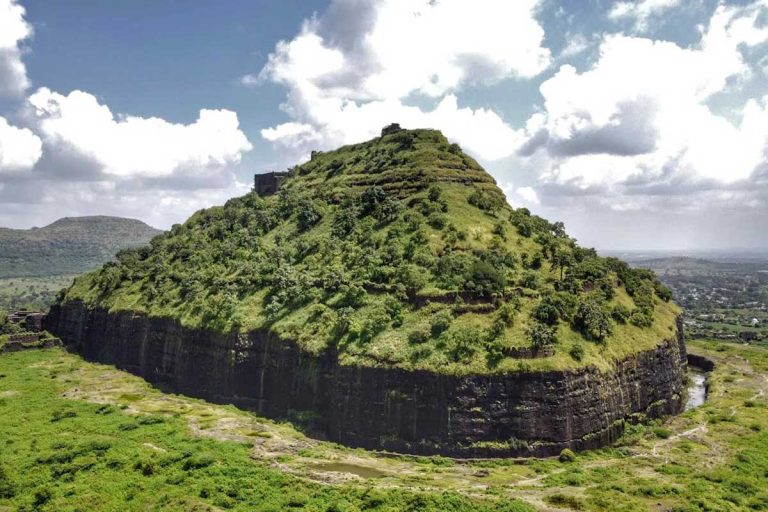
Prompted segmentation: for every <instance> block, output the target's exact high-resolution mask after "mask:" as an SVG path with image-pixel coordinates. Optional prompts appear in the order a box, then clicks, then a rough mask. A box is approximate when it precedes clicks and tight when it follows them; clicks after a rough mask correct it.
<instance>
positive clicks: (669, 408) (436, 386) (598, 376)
mask: <svg viewBox="0 0 768 512" xmlns="http://www.w3.org/2000/svg"><path fill="white" fill-rule="evenodd" d="M45 327H46V329H48V330H49V331H51V332H53V333H55V334H56V335H57V336H59V337H61V338H62V340H64V342H65V343H66V344H67V345H68V346H69V347H71V348H72V349H74V350H76V351H78V352H79V353H80V354H82V355H83V356H84V357H85V358H87V359H89V360H92V361H98V362H102V363H108V364H114V365H116V366H117V367H119V368H122V369H124V370H127V371H129V372H131V373H134V374H136V375H139V376H141V377H143V378H145V379H146V380H147V381H149V382H152V383H154V384H157V385H160V386H164V387H166V388H168V389H171V390H174V391H176V392H179V393H184V394H188V395H191V396H197V397H201V398H205V399H208V400H211V401H216V402H223V403H234V404H236V405H238V406H240V407H244V408H247V409H251V410H254V411H256V412H259V413H260V414H263V415H265V416H268V417H272V418H281V417H286V416H288V415H290V414H292V413H293V412H295V411H312V412H313V413H314V415H315V416H316V417H317V418H318V419H317V425H316V427H317V428H318V429H319V431H320V432H321V433H322V435H323V436H325V437H327V438H328V439H330V440H333V441H336V442H339V443H342V444H346V445H350V446H359V447H364V448H371V449H385V450H393V451H399V452H407V453H417V454H438V453H439V454H443V455H448V456H457V457H489V456H519V455H539V456H540V455H551V454H555V453H558V452H559V451H560V450H561V449H563V448H566V447H567V448H573V449H585V448H595V447H598V446H601V445H604V444H606V443H608V442H610V441H612V440H613V439H615V438H616V436H618V435H619V434H620V433H621V431H622V429H623V420H627V419H631V418H633V416H634V415H636V414H638V413H642V414H647V415H649V416H659V415H664V414H675V413H677V412H679V411H680V410H681V408H682V406H683V402H682V400H683V399H682V391H683V377H684V374H685V365H686V352H685V343H684V339H683V333H682V326H681V325H678V335H677V337H675V338H673V339H669V340H665V341H663V342H660V344H659V345H658V346H657V347H656V348H655V349H653V350H649V351H645V352H640V353H638V354H636V355H634V356H632V357H630V358H627V359H625V360H623V361H619V362H617V363H616V369H615V371H613V372H610V373H606V372H601V371H598V370H597V369H595V368H592V367H586V368H581V369H578V370H573V371H566V372H532V373H516V374H506V375H504V374H502V375H484V376H464V377H457V376H447V375H438V374H434V373H430V372H425V371H405V370H398V369H381V368H365V367H347V366H341V365H339V364H338V363H337V361H336V360H335V358H334V357H333V355H332V354H326V355H324V356H321V357H314V356H310V355H307V354H306V353H303V352H302V351H301V350H300V349H299V348H298V347H297V346H296V345H295V344H294V343H292V342H290V341H285V340H280V339H277V338H276V337H275V336H274V335H272V334H270V333H268V332H266V331H254V332H250V333H247V334H238V333H232V334H222V333H217V332H212V331H206V330H197V329H188V328H185V327H183V326H181V325H180V324H179V323H178V322H176V321H174V320H171V319H163V318H149V317H147V316H146V315H141V314H136V313H131V312H120V313H114V314H110V313H108V312H107V311H105V310H103V309H88V308H86V307H85V306H84V305H83V304H82V303H80V302H77V301H73V302H66V303H64V304H60V305H56V306H54V307H53V308H52V310H51V313H50V314H49V315H48V317H47V318H46V320H45Z"/></svg>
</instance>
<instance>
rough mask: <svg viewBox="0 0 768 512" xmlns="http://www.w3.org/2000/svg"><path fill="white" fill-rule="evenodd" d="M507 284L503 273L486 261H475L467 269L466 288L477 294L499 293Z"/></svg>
mask: <svg viewBox="0 0 768 512" xmlns="http://www.w3.org/2000/svg"><path fill="white" fill-rule="evenodd" d="M506 284H507V278H506V276H504V273H503V272H502V271H500V270H499V269H497V268H495V267H494V266H493V265H491V264H490V263H488V262H486V261H480V260H477V261H475V262H474V263H473V264H472V266H471V267H470V269H469V273H468V275H467V281H466V284H465V287H466V289H468V290H470V291H473V292H475V293H477V294H479V295H485V294H488V295H490V294H493V293H500V292H502V291H503V290H504V287H505V286H506Z"/></svg>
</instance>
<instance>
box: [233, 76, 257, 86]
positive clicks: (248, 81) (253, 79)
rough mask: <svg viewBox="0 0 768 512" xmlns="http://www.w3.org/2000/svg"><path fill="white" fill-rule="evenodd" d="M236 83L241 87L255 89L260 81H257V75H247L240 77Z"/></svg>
mask: <svg viewBox="0 0 768 512" xmlns="http://www.w3.org/2000/svg"><path fill="white" fill-rule="evenodd" d="M238 82H240V85H242V86H243V87H256V86H257V85H259V83H260V82H261V81H260V80H259V77H258V75H254V74H252V73H248V74H245V75H243V76H241V77H240V80H238Z"/></svg>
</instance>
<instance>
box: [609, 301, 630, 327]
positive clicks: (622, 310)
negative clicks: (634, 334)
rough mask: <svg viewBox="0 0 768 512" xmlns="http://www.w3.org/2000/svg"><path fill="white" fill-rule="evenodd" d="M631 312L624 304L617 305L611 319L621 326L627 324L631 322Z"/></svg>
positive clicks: (612, 311)
mask: <svg viewBox="0 0 768 512" xmlns="http://www.w3.org/2000/svg"><path fill="white" fill-rule="evenodd" d="M630 314H631V312H630V311H629V308H627V307H626V306H624V305H623V304H616V305H615V306H613V309H612V310H611V318H613V319H614V320H615V321H617V322H618V323H620V324H625V323H627V321H628V320H629V316H630Z"/></svg>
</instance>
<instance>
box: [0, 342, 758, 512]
mask: <svg viewBox="0 0 768 512" xmlns="http://www.w3.org/2000/svg"><path fill="white" fill-rule="evenodd" d="M690 349H691V351H693V352H695V353H699V354H705V355H708V356H709V357H710V358H711V359H713V360H715V361H716V363H717V368H716V369H715V371H714V372H712V374H710V376H709V378H708V384H709V389H710V394H709V399H708V400H707V402H706V404H705V405H704V406H702V407H700V408H697V409H694V410H692V411H689V412H686V413H684V414H682V415H680V416H678V417H675V418H671V419H669V420H668V421H666V422H664V423H655V424H651V425H645V426H636V427H632V428H631V429H630V431H628V432H627V433H626V435H625V436H624V437H623V438H622V439H621V440H619V442H618V443H617V445H616V446H614V447H611V448H606V449H602V450H596V451H591V452H585V453H582V454H577V455H576V457H575V459H574V460H573V461H570V462H560V461H559V460H557V459H542V460H492V461H475V462H472V463H465V462H462V461H453V460H450V459H445V458H441V457H412V456H402V457H399V456H395V457H392V456H384V455H380V454H375V453H372V452H366V451H364V450H354V449H349V448H345V447H341V446H338V445H335V444H332V443H327V442H323V441H318V440H313V439H310V438H307V437H305V436H304V435H302V434H301V433H300V432H299V431H297V430H296V429H294V428H293V427H292V426H291V425H290V424H287V423H276V422H272V421H270V420H266V419H263V418H260V417H258V416H255V415H253V414H250V413H248V412H244V411H240V410H238V409H235V408H234V407H230V406H220V405H213V404H210V403H207V402H204V401H201V400H196V399H190V398H186V397H183V396H178V395H170V394H164V393H162V392H160V391H158V390H156V389H154V388H152V387H150V386H149V385H148V384H146V383H145V382H144V381H142V380H141V379H139V378H137V377H134V376H132V375H130V374H127V373H125V372H122V371H119V370H116V369H114V368H112V367H109V366H104V365H98V364H92V363H88V362H85V361H83V360H82V359H80V358H79V357H77V356H75V355H72V354H68V353H66V352H64V351H63V350H59V349H49V350H39V351H28V352H21V353H14V354H2V355H0V510H1V511H5V510H7V511H10V510H57V511H58V510H72V511H74V510H225V509H232V510H294V509H295V510H312V511H332V510H333V511H354V510H391V511H395V510H414V511H415V510H448V511H450V510H453V511H463V510H597V511H615V510H620V511H645V510H668V511H681V512H682V511H698V510H708V511H710V510H711V511H720V510H722V511H734V510H768V486H767V485H766V477H768V414H767V412H768V411H767V410H766V397H765V394H766V391H767V390H768V350H766V349H764V348H760V347H748V346H742V345H732V344H719V343H715V342H699V341H697V342H693V343H691V344H690ZM505 507H506V508H505Z"/></svg>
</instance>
